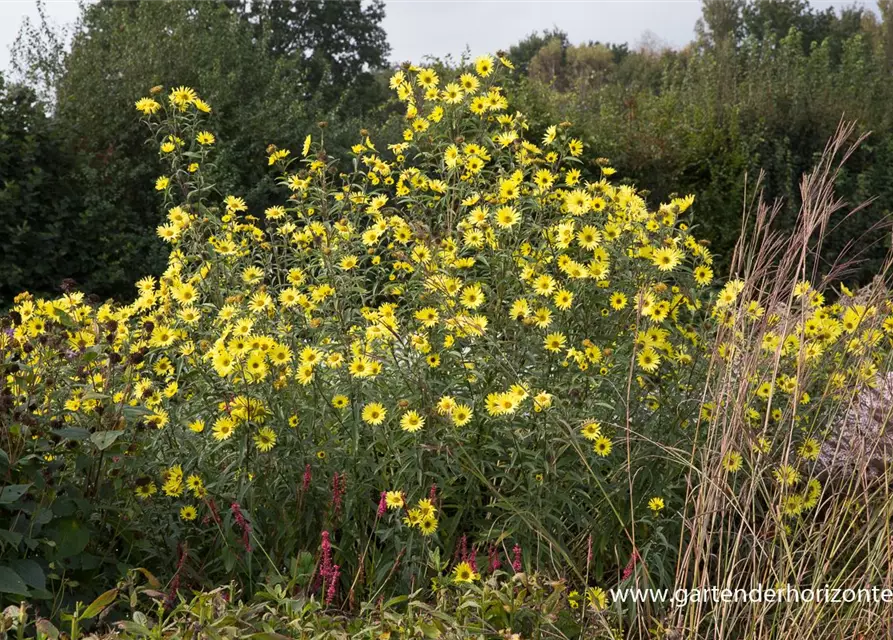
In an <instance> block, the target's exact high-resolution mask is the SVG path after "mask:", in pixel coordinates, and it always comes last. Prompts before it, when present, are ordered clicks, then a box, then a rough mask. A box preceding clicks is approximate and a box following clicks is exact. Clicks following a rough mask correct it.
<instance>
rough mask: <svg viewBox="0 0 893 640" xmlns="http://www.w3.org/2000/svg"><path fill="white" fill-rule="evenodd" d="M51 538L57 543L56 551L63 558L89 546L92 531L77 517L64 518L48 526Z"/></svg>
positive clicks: (74, 554)
mask: <svg viewBox="0 0 893 640" xmlns="http://www.w3.org/2000/svg"><path fill="white" fill-rule="evenodd" d="M48 534H49V537H50V539H51V540H52V541H53V542H55V543H56V553H58V554H59V555H60V556H61V557H63V558H70V557H71V556H76V555H78V554H79V553H81V552H82V551H83V550H84V549H86V548H87V543H88V542H90V532H89V531H88V530H87V529H86V528H84V525H83V524H81V523H80V522H78V520H76V519H75V518H62V519H60V520H58V521H57V522H54V523H53V524H52V525H51V526H50V527H48Z"/></svg>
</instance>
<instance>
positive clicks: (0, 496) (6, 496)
mask: <svg viewBox="0 0 893 640" xmlns="http://www.w3.org/2000/svg"><path fill="white" fill-rule="evenodd" d="M30 488H31V485H30V484H11V485H9V486H8V487H3V491H0V504H12V503H13V502H15V501H16V500H18V499H19V498H21V497H22V496H23V495H25V492H26V491H27V490H28V489H30Z"/></svg>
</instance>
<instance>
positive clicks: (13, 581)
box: [0, 567, 30, 596]
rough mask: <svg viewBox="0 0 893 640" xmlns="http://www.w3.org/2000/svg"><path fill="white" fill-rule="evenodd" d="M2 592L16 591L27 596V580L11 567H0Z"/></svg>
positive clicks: (17, 593) (0, 590) (0, 591)
mask: <svg viewBox="0 0 893 640" xmlns="http://www.w3.org/2000/svg"><path fill="white" fill-rule="evenodd" d="M0 593H14V594H16V595H21V596H27V595H30V594H29V593H28V587H26V586H25V582H24V581H23V580H22V578H21V577H20V576H19V574H17V573H16V572H15V571H13V570H12V569H10V568H9V567H0Z"/></svg>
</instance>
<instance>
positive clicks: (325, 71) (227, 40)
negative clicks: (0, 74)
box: [17, 0, 388, 296]
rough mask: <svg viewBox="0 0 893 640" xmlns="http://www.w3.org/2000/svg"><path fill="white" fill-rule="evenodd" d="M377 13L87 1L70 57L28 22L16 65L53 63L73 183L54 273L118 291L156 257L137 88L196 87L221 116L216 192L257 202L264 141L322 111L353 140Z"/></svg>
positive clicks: (375, 63) (152, 173)
mask: <svg viewBox="0 0 893 640" xmlns="http://www.w3.org/2000/svg"><path fill="white" fill-rule="evenodd" d="M383 15H384V14H383V10H382V7H381V4H380V3H373V4H371V5H366V4H363V3H361V2H360V1H359V0H356V1H347V2H331V1H326V2H322V1H320V2H301V1H298V0H295V1H291V2H290V1H285V2H276V3H273V4H270V3H260V2H252V3H250V4H249V3H230V4H221V3H214V2H202V1H198V0H188V1H183V2H144V1H138V2H115V1H112V0H101V1H100V2H98V3H95V4H89V5H85V6H84V7H83V10H82V14H81V16H80V18H79V20H78V22H77V24H76V25H75V27H74V30H73V37H72V40H71V50H70V52H69V53H67V54H66V53H64V51H62V50H54V52H55V55H47V53H46V51H47V49H46V48H45V47H43V46H41V45H42V44H43V43H44V42H47V41H53V36H52V34H51V33H50V31H51V30H50V29H48V28H47V27H46V25H44V28H43V29H34V28H32V29H31V30H30V32H29V31H25V32H23V34H22V38H20V44H19V46H18V48H17V54H18V57H17V65H18V67H19V68H20V69H30V70H32V74H31V76H32V78H37V75H38V72H40V70H42V69H46V70H51V71H52V73H49V72H44V73H41V74H40V75H39V77H40V78H42V79H45V80H46V81H47V82H48V83H49V84H50V85H51V86H50V87H49V90H48V93H49V94H50V95H51V98H52V102H51V109H52V111H53V116H52V117H53V122H54V126H55V127H56V128H57V129H58V131H59V132H60V135H61V136H62V138H63V139H64V144H65V145H66V146H67V147H68V148H70V149H71V150H72V151H73V152H74V153H75V154H76V157H77V161H76V163H75V166H74V168H73V170H72V172H71V174H70V175H69V176H68V179H69V181H70V182H72V183H74V184H77V185H79V188H80V189H81V197H80V199H79V201H78V202H79V206H80V210H79V211H76V212H73V214H72V215H73V216H74V217H75V218H76V219H77V220H78V224H77V225H76V227H75V228H73V229H72V230H71V232H72V236H73V237H74V238H76V239H77V242H78V243H80V245H81V246H82V247H83V249H82V250H81V251H80V252H79V253H77V254H75V255H72V256H71V258H72V260H71V262H68V263H67V264H66V265H65V266H64V268H63V269H62V270H60V271H59V272H58V273H57V279H58V280H61V279H62V278H63V277H67V276H72V277H76V278H77V280H78V281H79V283H80V284H81V286H82V287H83V288H84V289H85V290H88V291H91V292H96V293H98V294H100V295H103V296H107V295H115V296H126V295H129V294H130V293H131V288H132V283H133V282H134V281H135V278H138V277H139V275H140V274H142V273H146V272H149V273H152V272H157V271H158V270H159V269H161V268H162V265H163V264H164V260H165V250H164V248H163V247H162V246H161V245H160V243H159V242H158V241H157V238H156V237H155V231H154V230H155V227H156V225H157V224H158V222H159V220H160V217H161V214H160V213H159V211H158V207H157V198H156V197H155V194H154V193H153V190H152V185H153V183H154V180H155V177H156V176H157V175H158V171H159V165H158V163H157V161H155V160H154V159H153V158H152V157H151V154H150V153H147V152H146V147H145V139H146V132H145V131H143V130H142V129H141V128H140V126H139V124H138V120H137V118H136V117H135V115H134V110H133V103H134V100H135V99H136V98H138V97H140V96H142V95H146V94H147V92H148V91H149V89H150V88H151V87H152V86H155V85H160V86H164V87H166V88H167V90H169V89H170V87H172V86H177V85H189V86H193V87H195V88H196V89H198V90H199V91H200V92H201V94H202V95H203V96H206V97H207V98H208V99H209V101H210V102H211V103H212V104H213V105H214V110H215V116H216V117H217V120H216V122H215V124H219V126H218V128H217V131H218V132H219V134H218V142H217V145H218V149H219V151H218V158H219V161H218V163H217V178H218V180H219V184H220V186H221V188H222V189H223V190H226V191H230V192H238V193H239V194H240V195H243V196H245V197H247V199H248V201H249V203H250V204H251V205H252V207H261V208H263V207H264V206H266V203H267V202H268V199H269V195H270V192H271V189H272V188H273V184H272V181H271V179H270V178H269V174H268V171H267V168H266V161H265V157H266V153H265V149H266V146H267V145H269V144H275V145H278V146H280V147H292V148H296V147H297V146H299V145H300V143H301V141H302V140H303V138H304V136H306V135H307V133H309V132H310V130H311V128H314V127H315V125H316V122H317V121H319V120H331V121H332V122H333V123H338V124H340V125H341V126H342V128H341V129H337V128H336V129H335V130H332V129H331V128H330V129H329V131H328V132H327V137H328V138H329V141H330V148H333V149H336V150H337V149H338V148H339V144H338V140H339V138H340V137H342V135H343V134H342V133H341V132H342V131H348V130H349V131H352V133H353V137H355V136H356V133H355V130H356V129H359V128H360V125H359V121H360V119H362V118H364V116H366V115H367V113H368V112H369V111H371V110H373V109H375V108H376V107H377V106H378V105H379V104H380V103H381V102H382V98H381V97H380V94H379V93H378V88H379V80H378V78H377V76H376V75H375V71H376V70H377V69H379V68H380V67H381V66H382V65H383V64H384V61H385V58H386V55H387V51H388V49H387V44H386V42H385V41H384V32H383V31H382V30H381V28H380V26H379V24H378V23H379V22H380V21H381V19H382V17H383ZM327 27H328V28H327ZM56 39H58V38H56ZM333 138H334V140H333ZM25 268H26V269H27V267H25ZM75 274H77V276H75ZM26 282H27V278H26Z"/></svg>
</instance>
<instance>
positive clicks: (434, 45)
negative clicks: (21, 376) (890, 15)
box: [0, 0, 877, 70]
mask: <svg viewBox="0 0 893 640" xmlns="http://www.w3.org/2000/svg"><path fill="white" fill-rule="evenodd" d="M209 1H210V0H209ZM385 4H386V8H385V10H386V14H387V15H386V17H385V20H384V28H385V30H386V31H387V34H388V40H389V42H390V44H391V59H392V60H394V61H396V62H402V61H404V60H413V61H421V59H422V57H423V56H425V55H428V54H430V55H435V56H439V57H443V56H445V55H447V54H453V56H455V57H458V56H459V55H460V54H461V53H462V52H463V51H464V50H465V48H466V46H467V47H468V48H469V49H470V51H471V53H472V54H473V55H477V54H480V53H486V52H493V51H496V50H497V49H500V48H505V49H507V48H508V47H509V46H511V45H512V44H514V43H516V42H518V41H519V40H520V39H521V38H523V37H524V36H526V35H528V34H530V33H532V32H534V31H542V30H543V29H548V28H551V27H558V28H559V29H562V30H563V31H565V32H566V33H567V34H568V36H569V37H570V40H571V42H574V43H578V42H585V41H589V40H600V41H602V42H616V43H622V42H628V43H629V44H630V45H635V44H637V43H638V42H640V41H641V39H642V36H643V34H645V33H646V32H651V34H653V35H655V36H657V38H658V39H659V40H661V41H663V42H666V43H667V44H669V45H673V46H676V47H678V46H681V45H684V44H685V43H687V42H689V41H690V40H691V39H692V37H693V35H694V25H695V21H696V20H697V19H698V17H699V16H700V14H701V5H700V2H699V0H386V3H385ZM811 4H812V6H813V7H815V8H817V9H820V8H825V7H827V6H837V7H840V6H847V5H851V4H853V2H851V1H838V0H813V1H812V3H811ZM856 4H860V5H863V6H869V7H871V8H872V9H875V10H876V6H877V5H876V2H874V1H872V0H857V2H856ZM47 13H48V15H49V16H50V18H51V19H52V20H53V21H55V22H57V23H58V24H65V23H69V22H72V21H73V20H74V19H75V18H76V17H77V15H78V13H79V9H78V4H77V2H76V0H47ZM25 16H28V17H30V18H32V20H33V19H35V18H36V16H37V11H36V9H35V2H34V0H0V69H4V70H5V69H8V67H9V47H10V45H12V43H13V42H14V41H15V38H16V34H17V33H18V30H19V26H20V24H21V22H22V19H23V18H24V17H25Z"/></svg>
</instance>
